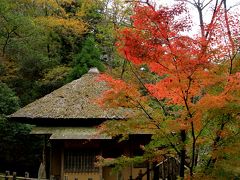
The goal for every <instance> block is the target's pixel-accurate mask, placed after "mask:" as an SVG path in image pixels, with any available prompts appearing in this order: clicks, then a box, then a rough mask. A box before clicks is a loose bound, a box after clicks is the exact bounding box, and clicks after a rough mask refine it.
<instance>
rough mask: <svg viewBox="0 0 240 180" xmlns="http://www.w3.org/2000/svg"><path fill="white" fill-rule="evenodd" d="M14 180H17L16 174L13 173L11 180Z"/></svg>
mask: <svg viewBox="0 0 240 180" xmlns="http://www.w3.org/2000/svg"><path fill="white" fill-rule="evenodd" d="M16 179H17V173H16V172H13V180H16Z"/></svg>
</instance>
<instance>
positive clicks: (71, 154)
mask: <svg viewBox="0 0 240 180" xmlns="http://www.w3.org/2000/svg"><path fill="white" fill-rule="evenodd" d="M95 160H96V152H92V151H66V152H65V156H64V170H65V172H98V168H97V167H96V166H95V165H94V163H95Z"/></svg>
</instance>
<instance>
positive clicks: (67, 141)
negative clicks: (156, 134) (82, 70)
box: [10, 69, 151, 180]
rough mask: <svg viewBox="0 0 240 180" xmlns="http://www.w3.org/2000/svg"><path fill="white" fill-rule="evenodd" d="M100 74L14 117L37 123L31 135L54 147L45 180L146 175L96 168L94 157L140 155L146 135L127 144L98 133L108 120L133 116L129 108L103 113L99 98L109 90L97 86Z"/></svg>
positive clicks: (92, 74) (141, 168) (94, 73)
mask: <svg viewBox="0 0 240 180" xmlns="http://www.w3.org/2000/svg"><path fill="white" fill-rule="evenodd" d="M98 76H99V72H98V70H97V69H91V70H90V71H89V73H87V74H85V75H84V76H82V77H81V78H80V79H77V80H75V81H73V82H71V83H69V84H66V85H65V86H63V87H61V88H59V89H57V90H55V91H53V92H52V93H50V94H48V95H46V96H44V97H42V98H40V99H38V100H36V101H35V102H33V103H31V104H29V105H27V106H25V107H23V108H21V109H20V110H18V111H17V112H15V113H13V114H12V115H11V116H10V118H11V119H13V120H15V121H18V122H21V123H27V124H33V125H34V127H33V129H32V132H31V133H32V134H38V135H45V137H47V139H48V140H49V142H50V150H49V152H48V153H47V159H48V160H49V161H48V162H49V163H48V164H47V168H48V170H47V172H49V173H48V175H47V178H51V179H60V180H63V179H64V180H75V179H78V180H127V179H129V178H130V177H133V178H136V177H137V176H138V173H139V172H140V171H141V172H146V170H147V168H148V167H147V166H139V167H134V166H131V167H127V168H125V169H123V170H122V171H121V172H118V173H117V174H113V173H112V171H111V167H96V166H95V161H96V156H98V155H101V156H103V157H106V158H115V157H118V156H121V155H126V156H133V155H136V154H139V153H141V150H140V144H141V145H142V144H146V143H147V142H149V140H150V136H151V135H148V134H141V133H138V134H132V135H130V137H129V139H128V140H127V141H122V142H118V141H117V140H116V139H113V138H112V137H109V136H107V135H105V134H101V133H99V130H98V128H97V126H99V125H100V124H101V123H103V122H104V121H110V120H113V119H115V120H116V119H127V118H129V117H132V116H133V115H134V112H133V111H132V110H131V109H127V108H121V107H119V108H114V109H113V108H108V109H106V108H101V107H100V106H98V104H96V99H98V98H99V97H100V95H101V94H102V93H103V92H104V91H105V90H107V89H108V87H107V85H106V83H105V82H102V81H98ZM143 179H149V174H148V177H147V176H145V177H144V178H143Z"/></svg>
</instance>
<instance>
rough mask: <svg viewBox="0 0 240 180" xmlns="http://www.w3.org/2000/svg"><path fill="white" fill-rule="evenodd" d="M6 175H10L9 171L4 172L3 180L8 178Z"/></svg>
mask: <svg viewBox="0 0 240 180" xmlns="http://www.w3.org/2000/svg"><path fill="white" fill-rule="evenodd" d="M8 176H10V171H6V173H5V180H8Z"/></svg>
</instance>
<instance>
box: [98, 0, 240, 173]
mask: <svg viewBox="0 0 240 180" xmlns="http://www.w3.org/2000/svg"><path fill="white" fill-rule="evenodd" d="M134 12H135V13H134V15H133V16H132V21H133V26H132V27H125V28H122V29H120V30H119V33H118V34H119V35H118V42H117V44H116V45H117V48H118V51H119V53H120V55H122V57H123V58H124V59H125V60H127V61H129V62H131V63H132V64H134V65H135V66H136V67H138V68H139V67H141V66H143V65H144V66H147V67H148V68H149V72H150V73H154V74H155V75H156V76H158V77H159V79H160V80H159V81H157V82H155V83H144V82H143V81H141V79H140V78H139V77H137V79H138V80H139V81H140V83H139V84H138V85H134V84H132V83H130V84H129V83H128V82H129V81H126V82H124V80H120V79H117V80H115V79H113V78H111V76H107V75H103V76H102V79H103V80H105V81H107V82H108V83H109V85H110V86H111V87H112V89H110V90H109V91H107V92H106V93H105V95H104V102H106V101H107V102H108V104H110V105H111V106H116V105H117V106H125V107H126V106H128V107H131V108H133V106H135V107H137V108H140V109H142V110H143V112H144V113H145V114H147V117H148V119H149V120H150V122H152V123H153V124H155V127H156V129H157V131H156V133H158V132H159V130H161V131H163V132H164V133H166V132H168V133H169V134H172V132H175V133H177V135H178V136H179V139H178V143H175V144H174V143H173V142H172V141H173V140H172V139H171V138H172V137H171V135H170V136H169V137H167V140H168V141H169V142H168V144H170V147H171V148H173V149H174V150H175V151H176V155H177V156H178V158H179V159H180V162H181V164H180V176H181V177H184V169H185V168H184V166H188V168H189V172H190V176H193V174H194V169H195V168H196V167H197V166H198V165H199V164H200V163H199V159H201V157H199V156H200V155H201V153H199V151H201V146H204V145H205V146H206V145H208V146H209V145H210V146H211V148H209V150H208V153H209V154H210V155H209V157H208V158H207V160H205V161H206V162H207V163H205V164H207V165H206V167H210V166H214V164H215V162H216V161H217V159H218V155H216V154H217V153H216V152H217V151H218V150H220V149H221V148H222V147H223V146H220V145H219V142H220V141H222V142H223V141H224V140H226V139H228V138H232V137H233V136H236V135H239V127H240V126H239V125H240V123H239V113H240V110H239V108H240V106H239V104H240V91H239V89H240V69H239V67H238V64H239V60H237V57H238V53H239V51H238V50H239V47H240V39H239V38H240V23H239V18H238V16H237V14H236V13H235V12H233V13H232V14H231V13H230V11H228V10H227V8H226V0H225V1H224V0H222V1H221V2H220V3H216V5H215V7H214V11H213V13H212V19H211V21H210V23H209V24H204V27H201V31H202V33H200V34H201V35H195V36H188V35H186V32H188V31H189V30H190V29H191V20H190V16H189V13H188V11H187V9H186V6H185V4H184V3H179V4H177V5H174V6H172V7H160V8H158V9H157V8H156V7H154V6H152V5H150V4H149V3H147V4H142V3H137V4H136V6H135V9H134ZM234 13H235V14H234ZM134 75H136V76H137V74H136V73H134ZM143 88H144V89H145V91H144V93H143V91H142V89H143ZM153 99H154V100H155V101H157V102H158V103H160V106H159V108H158V109H157V112H158V113H159V109H160V111H162V113H161V112H160V113H159V114H161V115H159V116H156V115H154V113H153V109H154V108H152V106H151V105H150V102H151V101H152V100H153ZM146 106H147V108H146ZM167 106H175V107H177V110H175V115H174V116H173V115H170V113H169V112H168V111H169V110H168V109H167V108H165V107H167ZM149 109H151V113H148V110H149ZM213 115H214V116H213ZM169 117H170V118H169ZM216 117H218V120H216ZM213 123H215V125H214V126H213V125H212V124H213ZM148 127H149V126H148ZM213 127H214V128H213ZM233 127H234V128H233ZM163 128H164V129H163ZM208 130H209V131H211V133H212V134H211V135H214V136H215V138H212V139H211V138H210V137H208V135H209V133H208ZM164 133H162V134H164ZM165 136H166V134H165ZM174 136H175V135H174ZM224 147H225V146H224ZM163 153H166V151H163ZM202 155H204V153H202ZM200 165H201V164H200Z"/></svg>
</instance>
